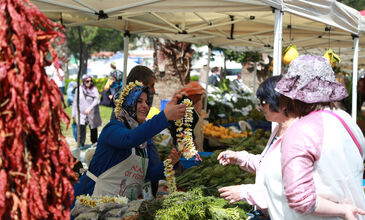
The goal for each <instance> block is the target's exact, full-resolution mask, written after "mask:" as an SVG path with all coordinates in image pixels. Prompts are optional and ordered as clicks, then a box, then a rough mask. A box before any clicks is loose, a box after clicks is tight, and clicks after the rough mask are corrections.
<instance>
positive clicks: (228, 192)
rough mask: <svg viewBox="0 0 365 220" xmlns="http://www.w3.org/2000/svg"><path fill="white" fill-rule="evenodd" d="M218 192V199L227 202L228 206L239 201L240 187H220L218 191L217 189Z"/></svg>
mask: <svg viewBox="0 0 365 220" xmlns="http://www.w3.org/2000/svg"><path fill="white" fill-rule="evenodd" d="M218 192H219V193H220V197H221V198H223V199H225V200H228V201H229V202H228V203H229V204H232V203H235V202H238V201H240V200H241V198H240V196H241V193H240V192H241V186H240V185H236V186H226V187H222V188H220V189H218Z"/></svg>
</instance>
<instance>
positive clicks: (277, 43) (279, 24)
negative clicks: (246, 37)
mask: <svg viewBox="0 0 365 220" xmlns="http://www.w3.org/2000/svg"><path fill="white" fill-rule="evenodd" d="M282 34H283V12H282V11H280V10H279V9H275V26H274V57H273V58H274V66H273V71H274V72H273V75H274V76H277V75H280V74H281V47H282V39H283V36H282Z"/></svg>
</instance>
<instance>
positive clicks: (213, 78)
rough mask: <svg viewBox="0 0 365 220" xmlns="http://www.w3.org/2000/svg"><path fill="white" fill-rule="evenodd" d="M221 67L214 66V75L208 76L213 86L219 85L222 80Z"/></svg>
mask: <svg viewBox="0 0 365 220" xmlns="http://www.w3.org/2000/svg"><path fill="white" fill-rule="evenodd" d="M219 77H220V68H219V67H217V66H216V67H213V68H212V75H210V76H209V78H208V83H209V85H212V86H218V82H219V81H220V78H219Z"/></svg>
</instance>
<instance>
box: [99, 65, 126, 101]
mask: <svg viewBox="0 0 365 220" xmlns="http://www.w3.org/2000/svg"><path fill="white" fill-rule="evenodd" d="M110 68H112V71H110V74H109V79H108V81H107V82H106V84H105V86H104V90H105V91H109V99H110V100H111V99H112V97H113V95H114V94H115V93H116V92H117V91H118V90H119V89H121V88H122V86H123V72H122V71H120V70H118V69H117V67H116V65H115V62H111V63H110Z"/></svg>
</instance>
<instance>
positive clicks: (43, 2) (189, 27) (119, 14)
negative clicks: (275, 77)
mask: <svg viewBox="0 0 365 220" xmlns="http://www.w3.org/2000/svg"><path fill="white" fill-rule="evenodd" d="M31 2H32V3H33V4H35V5H37V6H38V8H39V9H40V10H41V11H42V12H43V13H45V14H46V16H48V17H49V18H51V19H54V20H57V21H63V23H64V24H65V25H66V26H79V25H96V26H100V27H109V28H114V29H117V30H121V31H124V32H126V33H132V34H133V33H134V34H144V35H147V36H154V37H159V38H167V39H172V40H177V41H185V42H191V43H197V44H211V45H213V46H215V47H226V46H231V47H234V48H238V47H242V46H243V47H252V48H260V49H261V48H270V49H272V48H273V45H276V46H277V48H276V49H275V50H274V51H275V53H274V54H276V55H277V56H278V57H280V55H281V53H279V54H278V51H279V50H281V46H286V45H289V44H295V45H296V46H297V47H298V48H300V49H301V50H303V51H308V50H312V49H316V48H322V49H321V50H323V52H322V53H324V52H325V51H326V50H327V49H329V48H330V47H331V45H335V47H337V48H352V47H354V40H353V37H355V42H359V41H358V36H361V35H363V34H364V32H365V29H364V28H365V22H364V19H363V18H362V17H361V15H360V12H358V11H357V10H355V9H352V8H350V7H348V6H346V5H344V4H342V3H339V2H337V1H336V0H321V1H319V0H306V1H304V0H298V1H294V0H199V1H196V0H184V1H181V0H123V1H116V0H104V1H99V0H88V1H85V0H57V1H55V0H31ZM274 9H276V10H274ZM278 10H280V13H278ZM274 11H276V13H275V15H276V18H277V19H275V18H274V16H275V15H274V14H273V13H272V12H274ZM279 20H280V23H279V22H276V23H275V26H276V27H277V28H276V30H277V31H276V36H275V43H273V41H274V39H273V36H274V31H273V26H274V21H279ZM126 40H127V38H126ZM355 45H359V46H360V47H363V46H365V42H361V41H360V42H359V44H357V43H356V44H355ZM355 49H356V50H357V46H356V48H355ZM353 54H354V57H356V58H355V59H356V60H355V61H354V63H355V64H357V57H358V56H357V51H356V52H355V53H353ZM355 54H356V56H355ZM360 56H361V54H360ZM274 58H275V57H274ZM278 60H280V59H276V60H275V59H274V69H275V70H274V74H280V65H278V62H280V61H278ZM208 63H209V62H208ZM275 66H276V67H277V68H275ZM353 72H354V73H357V65H353ZM353 82H354V83H353V85H354V87H355V86H356V82H357V79H356V77H354V79H353ZM354 97H356V96H353V98H354ZM355 105H356V102H355ZM353 117H354V118H356V114H354V115H353Z"/></svg>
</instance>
